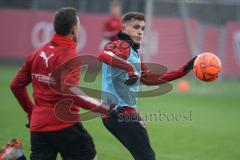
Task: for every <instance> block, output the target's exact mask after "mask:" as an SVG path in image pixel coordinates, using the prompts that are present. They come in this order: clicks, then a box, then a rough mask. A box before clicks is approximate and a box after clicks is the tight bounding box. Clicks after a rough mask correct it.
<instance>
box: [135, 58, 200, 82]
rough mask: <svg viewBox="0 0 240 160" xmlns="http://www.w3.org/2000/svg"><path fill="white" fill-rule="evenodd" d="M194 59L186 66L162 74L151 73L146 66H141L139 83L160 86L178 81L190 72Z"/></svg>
mask: <svg viewBox="0 0 240 160" xmlns="http://www.w3.org/2000/svg"><path fill="white" fill-rule="evenodd" d="M195 59H196V57H194V58H192V59H191V60H190V61H189V62H187V64H186V65H184V66H182V67H180V68H179V69H177V70H175V71H171V72H167V73H164V74H158V73H152V72H151V71H150V70H149V68H148V67H147V66H146V65H144V64H142V65H141V69H142V75H141V79H140V80H141V83H143V84H145V85H161V84H163V83H166V82H169V81H173V80H176V79H179V78H181V77H183V76H185V75H186V74H187V73H188V72H190V71H191V69H192V68H193V64H194V61H195Z"/></svg>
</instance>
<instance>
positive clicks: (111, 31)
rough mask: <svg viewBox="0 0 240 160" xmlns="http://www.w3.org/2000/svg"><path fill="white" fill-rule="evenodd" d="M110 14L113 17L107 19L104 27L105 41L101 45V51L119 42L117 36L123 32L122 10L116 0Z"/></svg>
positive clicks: (112, 3)
mask: <svg viewBox="0 0 240 160" xmlns="http://www.w3.org/2000/svg"><path fill="white" fill-rule="evenodd" d="M109 10H110V14H111V17H110V18H108V19H107V21H106V22H105V23H104V26H103V39H102V42H101V44H100V49H101V50H102V49H103V47H104V46H105V45H106V44H107V43H108V42H111V41H114V40H117V39H118V37H117V34H118V32H119V31H121V15H122V8H121V4H120V2H119V1H118V0H114V1H112V2H111V3H110V7H109Z"/></svg>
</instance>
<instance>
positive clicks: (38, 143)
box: [30, 123, 96, 160]
mask: <svg viewBox="0 0 240 160" xmlns="http://www.w3.org/2000/svg"><path fill="white" fill-rule="evenodd" d="M31 151H32V153H31V157H30V159H31V160H55V159H56V157H57V153H60V154H61V157H62V158H63V159H64V160H92V159H93V158H94V157H95V155H96V150H95V145H94V143H93V140H92V137H91V136H90V135H89V133H88V132H87V131H86V130H85V129H84V128H83V126H82V124H81V123H76V124H75V125H73V126H71V127H68V128H66V129H63V130H60V131H54V132H31Z"/></svg>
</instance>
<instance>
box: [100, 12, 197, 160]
mask: <svg viewBox="0 0 240 160" xmlns="http://www.w3.org/2000/svg"><path fill="white" fill-rule="evenodd" d="M144 29H145V17H144V15H143V14H141V13H137V12H129V13H126V14H125V15H124V16H123V18H122V31H121V32H120V33H119V34H118V38H119V40H117V41H113V42H111V43H109V44H107V45H106V46H105V48H104V50H103V51H101V52H100V54H99V59H100V60H101V61H102V62H103V63H104V64H103V66H102V91H103V94H102V101H103V103H106V104H116V105H117V106H118V109H117V110H118V112H117V114H115V115H114V114H112V115H109V116H106V115H105V116H103V124H104V125H105V127H106V128H107V129H108V130H109V131H110V132H111V133H112V134H113V135H114V136H115V137H116V138H117V139H118V140H119V141H120V142H121V143H122V144H123V145H124V146H125V147H126V148H127V149H128V150H129V152H130V153H131V154H132V156H133V157H134V159H135V160H155V159H156V158H155V153H154V151H153V149H152V147H151V144H150V140H149V137H148V134H147V130H146V129H145V128H144V126H143V123H142V121H141V117H140V116H139V114H138V113H137V111H136V107H137V106H136V98H137V92H138V90H139V85H140V83H143V84H145V85H150V86H151V85H161V84H163V83H166V82H169V81H172V80H175V79H178V78H181V77H183V76H185V75H186V74H187V73H188V72H189V71H190V70H191V69H192V68H193V63H194V60H195V58H196V57H194V58H193V59H191V60H190V61H189V62H188V63H186V64H185V65H184V66H182V67H180V68H179V69H177V70H175V71H172V72H167V73H165V74H158V73H152V72H151V71H150V70H149V68H148V67H147V66H145V65H144V64H143V63H141V55H139V52H138V50H139V48H140V41H141V40H142V38H143V35H144ZM106 93H111V96H109V94H106ZM123 115H126V117H127V116H129V117H127V118H125V119H124V117H123ZM136 117H137V118H136ZM131 119H132V121H131ZM129 120H130V121H129Z"/></svg>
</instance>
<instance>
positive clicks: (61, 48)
mask: <svg viewBox="0 0 240 160" xmlns="http://www.w3.org/2000/svg"><path fill="white" fill-rule="evenodd" d="M53 24H54V30H55V32H56V33H55V34H54V35H53V37H52V39H51V40H50V42H48V43H47V44H45V45H43V46H42V47H41V48H39V49H37V50H36V51H34V52H33V53H32V54H30V55H29V56H28V58H27V60H26V62H25V63H24V65H23V66H22V68H21V69H20V70H19V71H18V73H17V74H16V76H15V77H14V79H13V81H12V83H11V90H12V92H13V93H14V95H15V97H16V99H17V100H18V102H19V104H20V105H21V106H22V108H23V110H24V111H25V112H26V114H27V117H28V119H29V122H30V131H31V157H30V159H31V160H53V159H56V156H57V153H60V154H61V156H62V158H63V159H66V160H69V159H76V160H77V159H84V160H92V159H95V158H96V151H95V146H94V143H93V140H92V138H91V136H90V135H89V133H88V132H87V131H86V130H85V129H84V127H83V125H82V123H81V122H79V121H80V118H79V114H77V113H79V106H80V107H82V108H85V109H88V110H93V111H94V112H100V113H103V114H105V113H107V112H108V111H109V110H111V107H110V106H108V105H104V104H101V103H100V102H99V101H97V100H95V99H93V98H90V97H88V96H86V95H84V96H81V95H74V94H69V93H67V92H66V88H67V87H66V85H65V83H66V84H71V85H72V86H78V83H79V75H80V69H77V70H75V71H74V72H73V73H72V74H70V75H66V73H65V69H67V68H64V67H62V68H61V66H63V65H64V64H66V63H67V62H69V61H71V60H73V59H74V58H77V57H78V55H77V53H76V41H77V38H78V35H79V26H80V21H79V18H78V16H77V13H76V10H75V9H73V8H70V7H67V8H61V9H59V10H58V11H57V12H56V14H55V17H54V22H53ZM70 67H71V66H70ZM59 68H61V70H59ZM56 71H57V74H55V75H54V76H52V74H53V73H56ZM30 83H32V88H33V99H34V102H32V101H31V99H30V97H29V94H28V92H27V89H26V86H27V85H29V84H30ZM58 85H59V86H58ZM56 86H57V87H56ZM65 100H71V102H73V103H72V104H71V103H70V105H69V104H68V103H65V102H66V101H65ZM67 102H68V101H67ZM59 108H60V109H61V108H65V110H62V111H61V110H60V111H59V110H58V109H59ZM66 111H67V113H66ZM59 113H60V114H61V115H63V117H60V118H59V116H58V115H59ZM64 115H67V119H64Z"/></svg>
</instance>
